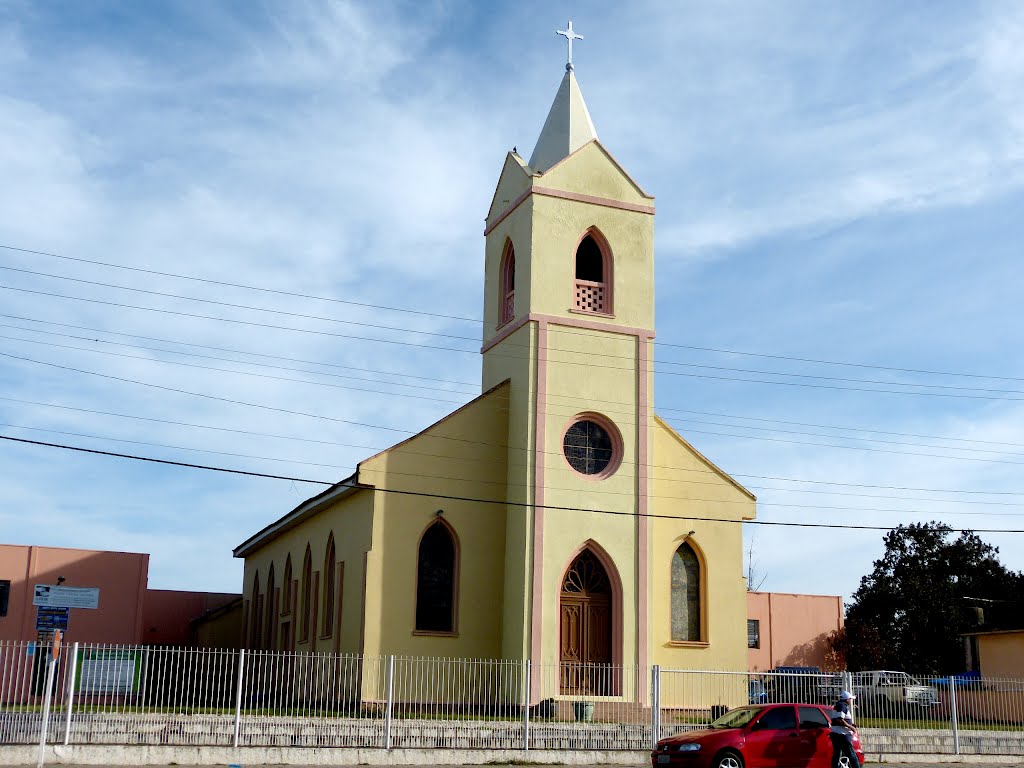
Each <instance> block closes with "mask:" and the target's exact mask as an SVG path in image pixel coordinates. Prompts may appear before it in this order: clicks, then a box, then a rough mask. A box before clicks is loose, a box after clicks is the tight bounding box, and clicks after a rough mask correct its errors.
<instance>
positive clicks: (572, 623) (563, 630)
mask: <svg viewBox="0 0 1024 768" xmlns="http://www.w3.org/2000/svg"><path fill="white" fill-rule="evenodd" d="M612 592H613V590H612V584H611V580H610V579H609V577H608V572H607V571H606V570H605V567H604V565H602V563H601V561H600V560H599V559H598V558H597V556H596V555H595V554H594V553H593V552H592V551H591V550H590V549H584V550H583V551H582V552H580V553H579V555H577V556H576V559H575V560H573V561H572V564H571V565H570V566H569V568H568V570H567V571H566V572H565V576H564V577H563V579H562V591H561V595H560V598H559V604H560V605H559V616H560V645H561V655H560V660H561V675H560V677H561V689H562V693H563V694H568V695H572V694H591V695H595V696H607V695H610V694H611V693H612V692H613V691H612V689H613V688H614V687H615V686H614V683H613V680H614V678H615V676H614V675H613V673H612V669H611V664H612V660H613V656H612V654H613V645H612V643H613V628H612V616H613V608H614V605H613V602H612V601H613V599H614V596H613V594H612Z"/></svg>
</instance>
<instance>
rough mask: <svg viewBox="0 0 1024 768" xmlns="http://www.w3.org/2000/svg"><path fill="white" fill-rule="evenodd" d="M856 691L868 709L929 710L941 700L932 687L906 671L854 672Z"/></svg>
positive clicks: (858, 702)
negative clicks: (912, 708)
mask: <svg viewBox="0 0 1024 768" xmlns="http://www.w3.org/2000/svg"><path fill="white" fill-rule="evenodd" d="M853 692H854V693H855V694H856V695H857V704H858V706H860V707H861V708H863V709H864V710H865V711H871V712H877V713H884V712H886V711H889V712H898V711H900V710H905V709H906V708H908V707H915V708H922V709H928V708H931V707H934V706H936V705H937V704H938V703H939V694H938V691H936V690H935V688H934V687H933V686H930V685H925V684H924V683H922V682H921V681H920V680H918V679H917V678H916V677H911V676H910V675H908V674H907V673H906V672H894V671H891V670H886V669H879V670H874V671H871V672H855V673H854V674H853Z"/></svg>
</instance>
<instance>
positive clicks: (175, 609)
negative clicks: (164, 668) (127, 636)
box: [142, 589, 240, 645]
mask: <svg viewBox="0 0 1024 768" xmlns="http://www.w3.org/2000/svg"><path fill="white" fill-rule="evenodd" d="M238 597H240V595H238V594H231V593H227V592H179V591H177V590H172V589H149V590H146V601H145V605H144V607H143V610H142V617H143V618H142V642H144V643H147V644H151V645H193V644H195V633H194V632H193V630H192V626H191V625H192V620H193V619H197V618H199V617H200V616H202V615H203V614H204V613H206V612H207V611H210V610H213V609H214V608H220V607H221V606H222V605H226V604H227V603H230V602H231V601H232V600H235V599H237V598H238Z"/></svg>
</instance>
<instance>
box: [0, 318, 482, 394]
mask: <svg viewBox="0 0 1024 768" xmlns="http://www.w3.org/2000/svg"><path fill="white" fill-rule="evenodd" d="M0 317H6V318H7V319H9V320H22V321H24V322H27V323H38V324H42V325H54V326H57V327H59V328H74V329H76V330H79V331H92V332H93V333H105V334H107V335H108V336H122V337H126V338H129V339H143V340H144V341H158V342H160V343H162V344H177V345H179V346H185V347H195V348H197V349H210V350H214V351H216V352H230V353H231V354H236V355H248V356H251V357H263V358H267V359H270V360H284V361H285V362H290V363H305V364H307V365H319V366H324V367H326V368H343V369H345V370H350V371H362V372H363V373H376V374H380V375H381V376H401V377H403V378H408V379H422V380H424V381H435V382H440V383H442V384H457V385H460V386H466V387H475V386H476V384H475V383H474V382H471V381H454V380H452V379H439V378H437V377H434V376H419V375H417V374H414V373H407V372H405V371H381V370H379V369H372V368H358V367H355V366H352V365H347V364H346V365H340V364H338V363H324V362H320V361H318V360H306V359H304V358H301V357H287V356H285V355H271V354H268V353H266V352H252V351H249V350H244V349H234V348H232V347H218V346H214V345H211V344H199V343H197V342H194V341H178V340H177V339H167V338H163V337H160V336H144V335H141V334H137V333H125V332H124V331H111V330H108V329H106V328H96V327H93V326H89V325H77V324H75V323H59V322H57V321H55V320H41V319H39V318H37V317H26V316H25V315H8V314H4V313H0ZM2 326H3V327H4V328H17V329H19V330H22V331H29V332H30V333H44V334H48V335H51V336H61V337H65V338H73V339H82V340H85V341H96V342H99V343H102V344H121V345H122V346H133V347H136V348H138V349H148V347H141V346H138V345H132V344H124V343H123V342H115V341H108V340H106V339H93V338H86V337H82V336H75V335H73V334H63V333H56V332H55V331H46V330H42V329H39V328H25V327H23V326H20V325H10V324H7V323H4V324H2ZM161 351H164V352H171V353H173V354H187V353H184V352H177V351H176V350H161ZM217 359H220V358H217ZM236 362H244V363H246V364H247V365H254V363H249V362H248V361H244V360H238V361H236ZM288 370H292V369H288Z"/></svg>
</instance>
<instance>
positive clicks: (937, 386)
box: [0, 264, 1024, 399]
mask: <svg viewBox="0 0 1024 768" xmlns="http://www.w3.org/2000/svg"><path fill="white" fill-rule="evenodd" d="M0 269H6V270H10V271H14V272H20V273H24V274H29V275H35V276H39V277H47V278H52V279H56V280H66V281H70V282H76V283H83V284H85V285H95V286H102V287H105V288H115V289H118V290H123V291H134V292H137V293H143V294H147V295H151V296H162V297H165V298H172V299H178V300H185V301H194V302H200V303H204V304H213V305H216V306H222V307H229V308H233V309H244V310H247V311H253V312H265V313H270V314H275V315H283V316H287V317H297V318H303V319H306V320H318V321H324V322H332V323H339V324H345V325H355V326H359V327H364V328H373V329H377V330H386V331H396V332H400V333H415V334H420V335H426V336H435V337H439V338H445V339H455V340H459V341H470V342H476V341H477V339H476V338H475V337H469V336H459V335H455V334H447V333H436V332H432V331H421V330H417V329H414V328H405V327H396V326H388V325H381V324H378V323H367V322H361V321H355V320H342V319H339V318H333V317H325V316H323V315H310V314H305V313H302V312H291V311H287V310H280V309H271V308H269V307H258V306H252V305H247V304H236V303H232V302H226V301H220V300H216V299H206V298H201V297H197V296H185V295H182V294H175V293H167V292H164V291H154V290H151V289H147V288H136V287H134V286H126V285H119V284H116V283H104V282H99V281H95V280H85V279H83V278H76V277H69V276H66V275H55V274H52V273H49V272H38V271H34V270H29V269H22V268H19V267H11V266H8V265H2V264H0ZM0 288H5V289H7V290H12V291H23V292H28V293H35V292H38V293H42V294H43V295H46V296H51V297H54V298H62V299H67V300H73V301H86V302H95V303H100V304H109V305H113V306H118V307H124V308H129V309H137V310H143V311H151V312H166V313H170V314H184V315H185V316H187V317H196V318H201V319H206V320H219V321H221V322H243V321H239V320H235V319H231V318H222V317H214V316H207V315H198V314H194V313H179V312H177V311H173V310H165V309H161V308H156V307H140V306H138V305H133V304H123V303H118V302H110V301H106V300H101V299H93V298H88V297H83V296H69V295H66V294H57V293H50V292H44V291H34V290H33V289H28V288H19V287H15V286H3V285H0ZM268 327H279V326H268ZM287 330H305V329H294V328H288V329H287ZM571 335H579V334H578V333H575V332H571ZM348 338H357V339H358V338H363V339H365V338H366V337H348ZM366 340H370V339H366ZM372 340H373V341H385V342H386V341H387V340H385V339H372ZM509 346H511V347H518V348H525V347H524V345H521V344H515V343H512V342H510V343H509ZM430 348H433V349H437V347H430ZM444 349H448V350H449V351H454V350H452V349H451V348H447V347H446V348H444ZM462 351H466V350H462ZM552 351H561V352H570V353H576V352H577V351H576V350H567V349H557V348H552ZM599 356H601V357H607V358H613V359H631V358H626V357H624V356H622V355H614V354H608V353H601V354H600V355H599ZM513 357H514V356H513ZM570 362H571V361H570ZM661 363H662V364H663V365H675V366H684V367H688V368H698V369H703V370H718V371H730V372H734V373H752V374H758V375H767V376H788V377H791V378H800V379H813V380H817V381H839V382H846V383H859V384H877V385H881V386H898V387H916V388H918V389H920V388H931V389H944V390H956V391H960V392H985V393H990V394H1018V395H1022V394H1024V390H1015V389H992V388H982V387H964V386H957V385H946V384H920V383H904V382H894V381H879V380H877V379H851V378H848V377H839V376H821V375H815V374H806V373H797V372H786V371H764V370H760V369H750V368H736V367H731V366H721V365H708V364H701V363H686V362H679V361H671V360H666V361H661ZM588 364H591V363H590V361H588ZM661 372H663V373H664V371H661ZM736 380H737V381H751V382H756V383H769V382H762V381H759V380H748V379H736ZM774 383H785V382H774ZM870 391H883V392H885V391H886V390H874V389H872V390H870ZM889 394H933V395H934V394H938V393H912V392H901V393H896V392H889ZM1009 399H1021V398H1009Z"/></svg>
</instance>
